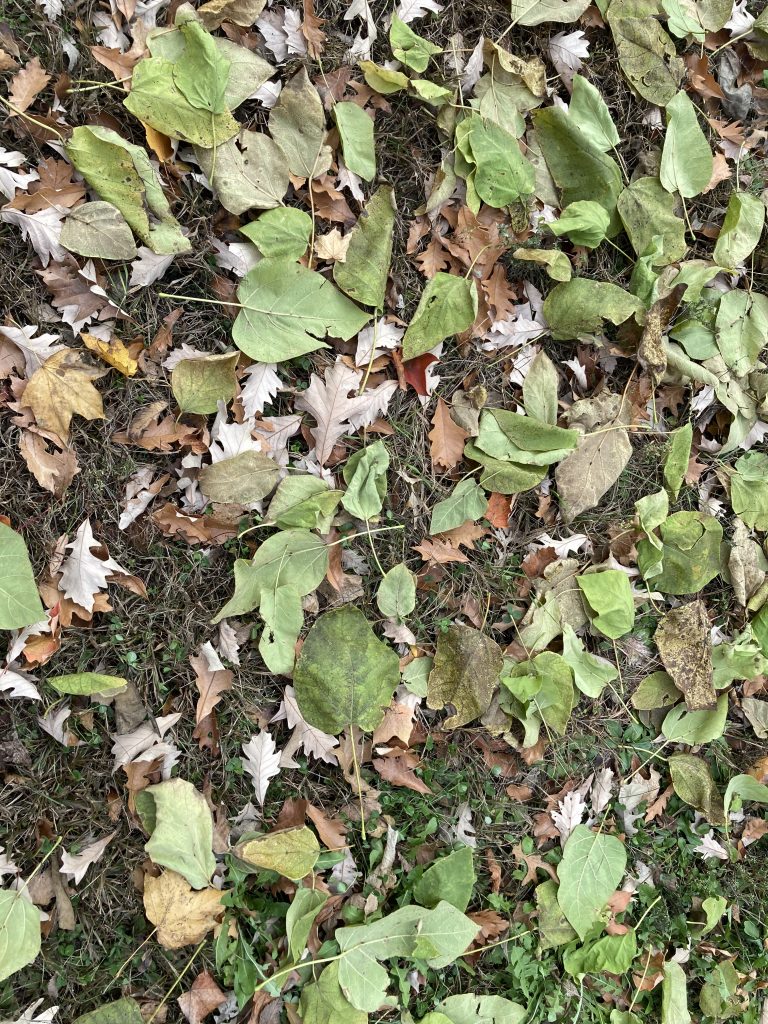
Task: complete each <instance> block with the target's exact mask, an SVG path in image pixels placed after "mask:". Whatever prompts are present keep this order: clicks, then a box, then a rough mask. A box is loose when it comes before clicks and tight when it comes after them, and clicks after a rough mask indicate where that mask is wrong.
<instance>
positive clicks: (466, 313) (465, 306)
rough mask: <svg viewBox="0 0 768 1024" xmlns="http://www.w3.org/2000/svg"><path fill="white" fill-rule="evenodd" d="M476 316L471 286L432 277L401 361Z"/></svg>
mask: <svg viewBox="0 0 768 1024" xmlns="http://www.w3.org/2000/svg"><path fill="white" fill-rule="evenodd" d="M515 145H517V143H515ZM476 315H477V292H476V291H475V286H474V284H473V283H472V282H471V281H468V280H466V279H465V278H463V277H457V276H456V275H455V274H444V273H438V274H435V276H434V277H433V278H432V279H431V280H430V281H428V282H427V286H426V288H425V289H424V291H423V292H422V295H421V299H420V300H419V305H418V308H417V309H416V313H415V315H414V317H413V320H411V322H410V324H409V325H408V329H407V331H406V332H405V335H404V336H403V359H405V360H408V359H415V358H416V356H421V355H423V354H424V353H425V352H429V350H430V349H431V348H434V347H435V345H438V344H439V343H440V342H441V341H445V339H446V338H449V337H451V335H453V334H461V332H462V331H466V329H467V328H468V327H471V326H472V323H473V321H474V319H475V316H476Z"/></svg>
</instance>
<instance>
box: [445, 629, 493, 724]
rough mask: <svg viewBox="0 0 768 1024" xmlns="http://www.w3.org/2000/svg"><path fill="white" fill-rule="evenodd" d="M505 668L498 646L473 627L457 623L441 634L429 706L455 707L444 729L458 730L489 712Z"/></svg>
mask: <svg viewBox="0 0 768 1024" xmlns="http://www.w3.org/2000/svg"><path fill="white" fill-rule="evenodd" d="M502 664H503V657H502V653H501V648H500V647H499V645H498V644H497V643H495V642H494V641H493V640H490V639H489V638H488V637H487V636H484V635H483V634H482V633H481V632H480V631H479V630H477V629H473V628H472V627H471V626H464V625H460V624H456V623H454V624H453V625H452V626H451V627H450V628H449V629H448V630H447V631H446V632H444V633H440V634H439V636H438V640H437V651H436V653H435V660H434V664H433V666H432V671H431V672H430V674H429V684H428V689H427V706H428V707H430V708H435V709H440V708H443V707H445V706H446V704H452V705H453V707H454V708H455V713H454V714H453V715H451V716H450V717H449V718H446V720H445V721H444V722H443V728H445V729H458V728H459V727H460V726H462V725H466V724H467V723H468V722H473V721H474V720H475V719H476V718H479V717H480V716H481V715H483V714H484V713H485V712H486V711H487V710H488V708H489V707H490V704H491V699H492V697H493V692H494V690H495V689H496V684H497V682H498V679H499V673H500V672H501V668H502Z"/></svg>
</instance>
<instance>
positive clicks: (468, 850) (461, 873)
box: [413, 846, 477, 913]
mask: <svg viewBox="0 0 768 1024" xmlns="http://www.w3.org/2000/svg"><path fill="white" fill-rule="evenodd" d="M476 881H477V878H476V875H475V866H474V854H473V852H472V847H471V846H462V848H461V849H460V850H454V851H453V853H449V854H448V856H447V857H441V858H440V859H439V860H436V861H434V862H433V863H432V864H430V866H429V867H428V868H427V870H426V871H425V872H424V874H423V875H422V876H421V878H420V879H419V880H418V882H417V883H416V885H414V887H413V898H414V899H415V900H416V902H417V903H420V904H421V905H422V907H430V908H432V907H436V906H437V904H438V903H439V902H440V900H445V901H446V902H447V903H450V904H451V905H452V906H454V907H456V909H457V910H460V911H462V913H463V912H464V911H465V910H466V909H467V907H468V905H469V901H470V899H471V898H472V890H473V888H474V886H475V882H476Z"/></svg>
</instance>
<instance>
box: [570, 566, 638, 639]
mask: <svg viewBox="0 0 768 1024" xmlns="http://www.w3.org/2000/svg"><path fill="white" fill-rule="evenodd" d="M576 582H577V583H578V585H579V589H580V590H581V593H582V595H583V597H584V600H585V602H586V605H587V611H588V613H589V617H590V621H591V623H592V625H593V626H594V628H595V629H599V630H600V632H601V633H603V634H604V635H605V636H608V637H610V638H611V639H612V640H617V639H618V638H619V637H620V636H624V634H625V633H628V632H629V631H630V630H631V629H632V627H633V626H634V624H635V602H634V600H633V598H632V587H631V585H630V582H629V577H628V576H627V574H626V573H624V572H622V571H621V570H620V569H602V570H601V571H600V572H592V573H586V574H584V575H582V576H577V577H576Z"/></svg>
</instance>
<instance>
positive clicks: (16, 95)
mask: <svg viewBox="0 0 768 1024" xmlns="http://www.w3.org/2000/svg"><path fill="white" fill-rule="evenodd" d="M50 80H51V76H50V75H49V74H48V73H47V72H45V71H43V69H42V67H41V65H40V59H39V57H33V58H32V60H31V61H29V62H28V63H27V64H25V65H24V67H23V68H22V69H21V71H17V72H16V74H15V75H14V76H13V78H12V79H11V89H10V92H9V93H8V100H9V102H10V103H12V104H13V106H12V108H11V110H10V112H9V115H8V116H9V117H13V116H14V114H21V113H23V112H24V111H25V110H26V109H27V108H28V107H30V106H31V105H32V103H34V101H35V99H36V97H37V95H38V94H39V93H41V92H42V91H43V89H44V88H45V87H46V85H47V84H48V83H49V82H50ZM14 108H15V109H14Z"/></svg>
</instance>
